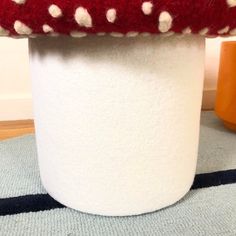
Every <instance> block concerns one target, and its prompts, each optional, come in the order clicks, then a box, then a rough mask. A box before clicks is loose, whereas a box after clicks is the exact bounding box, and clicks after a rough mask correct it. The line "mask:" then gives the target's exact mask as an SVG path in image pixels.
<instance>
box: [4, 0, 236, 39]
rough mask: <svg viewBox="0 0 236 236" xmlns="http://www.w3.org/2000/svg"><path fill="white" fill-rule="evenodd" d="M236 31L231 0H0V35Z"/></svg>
mask: <svg viewBox="0 0 236 236" xmlns="http://www.w3.org/2000/svg"><path fill="white" fill-rule="evenodd" d="M85 32H86V33H99V34H101V35H102V34H103V33H104V32H105V33H111V34H112V35H114V36H122V35H123V34H128V36H136V35H137V34H139V33H153V34H158V33H165V34H166V33H167V34H173V33H185V34H190V33H193V34H201V35H204V36H217V35H236V0H152V1H148V0H0V35H3V36H24V37H30V35H32V36H33V35H38V34H40V35H41V34H46V35H56V34H66V35H71V36H75V37H76V36H78V37H80V36H85V35H86V34H85Z"/></svg>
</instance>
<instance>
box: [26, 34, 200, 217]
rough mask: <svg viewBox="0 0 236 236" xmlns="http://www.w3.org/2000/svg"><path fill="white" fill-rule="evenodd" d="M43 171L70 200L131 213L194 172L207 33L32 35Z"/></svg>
mask: <svg viewBox="0 0 236 236" xmlns="http://www.w3.org/2000/svg"><path fill="white" fill-rule="evenodd" d="M29 43H30V66H31V75H32V80H33V99H34V115H35V124H36V139H37V148H38V158H39V167H40V173H41V179H42V183H43V185H44V187H45V188H46V190H47V191H48V193H49V194H50V195H51V196H52V197H53V198H55V199H56V200H58V201H59V202H61V203H62V204H64V205H66V206H69V207H71V208H74V209H77V210H80V211H83V212H88V213H94V214H100V215H112V216H121V215H134V214H141V213H146V212H151V211H155V210H158V209H160V208H163V207H166V206H168V205H171V204H173V203H175V202H176V201H178V200H179V199H180V198H181V197H183V196H184V195H185V194H186V193H187V192H188V190H189V189H190V187H191V185H192V182H193V178H194V175H195V168H196V160H197V150H198V139H199V120H200V106H201V98H202V88H203V71H204V39H203V38H202V37H198V36H186V37H182V38H180V37H178V36H173V37H169V38H164V37H155V36H152V37H151V36H150V37H141V36H140V37H136V38H112V37H109V36H105V37H94V36H89V37H86V38H83V39H71V38H51V39H50V38H37V39H30V40H29Z"/></svg>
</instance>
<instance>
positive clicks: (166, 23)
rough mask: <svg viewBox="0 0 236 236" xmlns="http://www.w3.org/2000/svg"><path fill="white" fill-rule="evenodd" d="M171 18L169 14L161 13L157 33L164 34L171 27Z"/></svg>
mask: <svg viewBox="0 0 236 236" xmlns="http://www.w3.org/2000/svg"><path fill="white" fill-rule="evenodd" d="M172 21H173V19H172V17H171V15H170V13H169V12H167V11H163V12H162V13H161V14H160V16H159V26H158V28H159V31H160V32H162V33H166V32H168V31H169V30H170V28H171V27H172Z"/></svg>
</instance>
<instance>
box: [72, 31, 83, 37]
mask: <svg viewBox="0 0 236 236" xmlns="http://www.w3.org/2000/svg"><path fill="white" fill-rule="evenodd" d="M70 35H71V36H72V37H74V38H83V37H85V36H87V33H85V32H80V31H72V32H70Z"/></svg>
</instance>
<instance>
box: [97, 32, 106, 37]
mask: <svg viewBox="0 0 236 236" xmlns="http://www.w3.org/2000/svg"><path fill="white" fill-rule="evenodd" d="M104 35H106V33H105V32H98V33H97V36H104Z"/></svg>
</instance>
